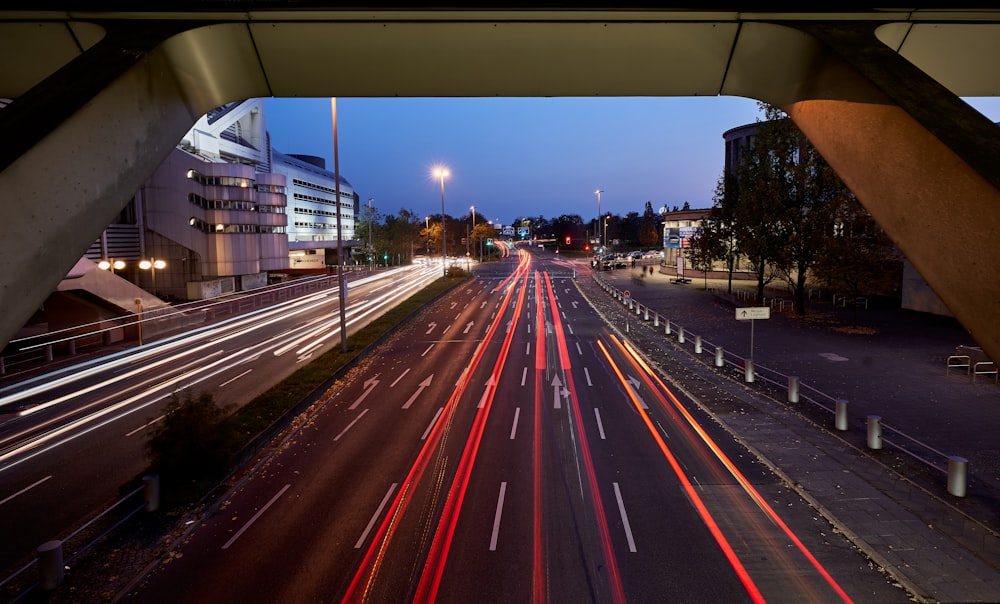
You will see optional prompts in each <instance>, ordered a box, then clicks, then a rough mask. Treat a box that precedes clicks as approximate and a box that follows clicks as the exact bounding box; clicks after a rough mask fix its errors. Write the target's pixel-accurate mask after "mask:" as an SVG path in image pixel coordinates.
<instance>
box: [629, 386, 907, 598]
mask: <svg viewBox="0 0 1000 604" xmlns="http://www.w3.org/2000/svg"><path fill="white" fill-rule="evenodd" d="M664 386H665V385H664V384H662V383H660V384H658V387H661V388H663V387H664ZM668 389H670V390H673V391H674V393H675V395H676V398H674V399H672V400H671V403H670V404H663V402H662V401H659V402H657V403H656V404H652V403H651V404H650V405H649V410H648V412H647V413H648V415H649V416H650V418H651V419H653V420H654V421H653V423H654V424H655V426H656V430H657V431H658V432H659V433H662V434H663V435H664V436H665V437H666V440H667V443H668V444H667V446H668V447H669V449H670V452H671V453H672V454H673V455H675V456H676V457H677V459H678V460H680V461H681V462H682V465H683V471H684V474H685V475H687V476H688V477H689V479H690V480H691V481H692V483H693V484H694V485H695V493H694V495H692V496H693V497H695V496H696V497H697V498H698V499H699V500H700V501H701V503H702V504H703V505H704V506H705V509H706V511H707V513H708V514H710V515H711V518H712V521H713V522H715V523H716V524H717V525H718V526H719V528H720V530H721V532H722V534H723V535H724V536H725V537H726V539H727V541H728V542H729V544H730V546H731V547H732V549H733V552H734V554H735V555H736V557H737V558H738V559H739V560H740V564H741V565H742V566H743V567H744V568H745V569H746V570H747V572H748V573H749V576H750V579H751V580H752V581H753V582H754V585H755V587H756V588H757V589H759V590H760V591H761V592H762V593H763V594H764V595H765V597H767V598H768V600H769V601H790V602H794V601H801V600H803V599H811V598H819V599H826V598H834V599H837V598H845V599H847V598H855V599H862V600H863V599H864V598H865V597H867V596H868V595H869V594H873V593H875V594H880V595H881V597H883V598H885V600H884V601H900V602H902V601H906V599H907V597H906V594H905V593H904V592H903V591H902V590H901V589H899V588H898V587H897V586H895V585H892V584H890V582H888V581H887V580H886V578H885V577H884V576H883V575H882V574H881V573H879V572H878V571H877V569H875V568H874V567H873V566H872V565H871V564H870V563H869V561H868V560H867V558H865V557H864V556H863V555H862V554H861V553H860V552H859V551H858V550H857V549H856V548H854V547H853V546H852V545H851V544H850V543H849V542H848V541H847V540H846V538H843V537H842V536H841V535H839V533H838V531H836V530H835V529H834V528H833V527H832V526H831V525H830V524H829V523H828V522H826V521H825V520H824V519H822V518H821V517H819V516H818V515H817V514H816V513H815V510H814V509H812V507H811V506H810V505H809V504H808V502H806V501H804V500H803V499H802V498H801V497H799V496H798V495H797V494H796V493H795V492H794V491H792V490H791V489H789V488H788V487H787V485H786V484H785V483H784V482H783V481H782V480H781V479H780V477H778V476H776V475H774V474H773V472H771V471H770V470H769V469H768V468H767V467H766V466H765V465H764V464H763V463H760V462H759V460H758V459H757V458H756V456H755V455H753V454H752V453H751V452H749V451H747V450H746V449H745V448H744V447H743V446H742V445H741V444H740V443H739V442H737V440H736V439H735V438H733V437H732V435H731V434H729V433H728V432H726V431H724V430H723V429H722V427H721V426H720V425H719V424H718V422H717V421H715V420H714V419H713V418H712V417H711V416H709V415H708V414H707V413H704V412H702V411H701V408H700V407H699V406H696V405H695V404H694V403H693V402H692V401H691V400H690V399H688V398H687V397H686V396H685V394H684V393H682V392H680V391H679V390H680V389H678V388H668ZM649 396H653V397H655V394H654V393H649ZM648 398H649V397H647V399H648ZM633 404H634V403H633ZM671 406H674V407H675V408H676V410H677V411H678V412H675V410H674V409H671V408H670V407H671ZM685 413H687V414H690V415H689V416H685V417H683V418H682V417H681V416H682V415H684V414H685ZM691 424H694V427H692V425H691ZM697 431H701V432H702V433H703V434H702V435H696V434H695V432H697ZM719 458H722V461H721V462H719V463H717V464H716V460H718V459H719ZM723 463H724V464H726V467H727V468H728V470H726V471H724V466H723ZM712 464H716V465H717V467H716V468H712V467H711V466H712ZM734 479H736V480H738V482H734ZM831 535H833V536H832V537H831ZM880 601H881V600H880Z"/></svg>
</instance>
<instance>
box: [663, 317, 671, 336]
mask: <svg viewBox="0 0 1000 604" xmlns="http://www.w3.org/2000/svg"><path fill="white" fill-rule="evenodd" d="M666 325H667V326H666V327H664V328H663V333H665V334H667V335H668V336H669V335H670V319H667V323H666Z"/></svg>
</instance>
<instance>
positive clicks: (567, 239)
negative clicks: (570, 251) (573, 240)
mask: <svg viewBox="0 0 1000 604" xmlns="http://www.w3.org/2000/svg"><path fill="white" fill-rule="evenodd" d="M566 245H569V235H566Z"/></svg>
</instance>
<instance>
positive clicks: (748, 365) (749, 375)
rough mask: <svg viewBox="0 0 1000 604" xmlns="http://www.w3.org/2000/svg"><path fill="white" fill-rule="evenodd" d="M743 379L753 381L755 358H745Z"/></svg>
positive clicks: (747, 381)
mask: <svg viewBox="0 0 1000 604" xmlns="http://www.w3.org/2000/svg"><path fill="white" fill-rule="evenodd" d="M743 379H744V380H745V381H746V383H748V384H750V383H753V359H744V360H743Z"/></svg>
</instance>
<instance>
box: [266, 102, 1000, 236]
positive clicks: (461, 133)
mask: <svg viewBox="0 0 1000 604" xmlns="http://www.w3.org/2000/svg"><path fill="white" fill-rule="evenodd" d="M967 101H968V102H969V103H970V104H971V105H972V106H973V107H975V108H976V109H978V110H979V111H981V112H982V113H983V114H985V115H986V116H987V117H988V118H990V119H991V120H992V121H994V122H997V121H1000V99H998V98H988V99H967ZM265 107H266V114H265V120H266V123H267V130H268V132H270V134H271V144H272V146H274V148H275V149H277V150H278V151H280V152H282V153H286V154H290V153H296V154H305V155H317V156H320V157H324V158H326V160H327V168H328V169H329V170H331V171H333V128H332V117H331V108H330V99H329V98H309V99H267V100H266V104H265ZM759 117H760V112H759V111H758V108H757V102H756V101H752V100H749V99H744V98H738V97H697V98H692V97H667V98H660V97H656V98H652V97H623V98H565V97H563V98H410V99H404V98H375V99H369V98H339V99H337V140H338V147H339V152H338V155H339V158H340V173H341V175H342V176H343V177H344V178H346V179H347V180H348V181H349V182H350V183H351V184H352V185H353V187H354V190H355V191H356V192H357V193H358V195H359V197H360V198H361V202H362V204H365V203H367V200H368V198H370V197H371V198H374V199H375V201H374V202H373V205H374V206H375V208H376V209H377V210H378V211H379V212H381V213H383V214H384V213H391V214H398V213H399V211H400V210H401V209H406V210H411V211H413V212H414V213H416V214H417V215H418V216H420V217H423V216H426V215H428V214H439V213H440V212H441V187H440V182H439V181H438V180H437V179H435V178H434V177H433V176H432V175H431V172H432V170H433V169H434V167H435V166H438V165H441V166H445V167H447V168H448V169H449V171H450V172H451V175H450V177H449V178H447V179H446V180H445V195H444V197H445V212H446V213H447V214H449V215H451V216H463V215H468V214H469V207H470V206H473V205H474V206H475V207H476V216H477V220H478V219H479V218H482V219H483V220H494V221H496V220H498V219H499V220H500V221H501V222H502V223H503V224H510V223H511V221H512V220H514V219H515V218H517V217H520V216H538V215H541V216H544V217H546V218H554V217H558V216H560V215H562V214H579V215H580V216H581V217H582V218H583V219H584V221H588V220H591V219H593V218H595V217H596V215H597V195H596V194H595V193H594V191H595V190H596V189H603V193H601V211H602V213H607V212H611V213H612V214H619V215H624V214H627V213H628V212H631V211H635V212H640V213H641V212H642V211H643V209H644V208H645V204H646V201H647V200H648V201H650V202H652V204H653V209H654V210H658V209H659V208H660V207H661V206H668V207H673V206H683V204H684V203H685V202H687V203H689V204H690V205H691V207H692V208H708V207H711V205H712V195H713V192H714V190H715V185H716V182H717V180H718V178H719V176H720V175H721V173H722V164H723V150H724V145H723V139H722V134H723V133H724V132H725V131H726V130H729V129H730V128H735V127H737V126H742V125H744V124H749V123H753V122H754V121H756V120H757V119H758V118H759Z"/></svg>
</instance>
